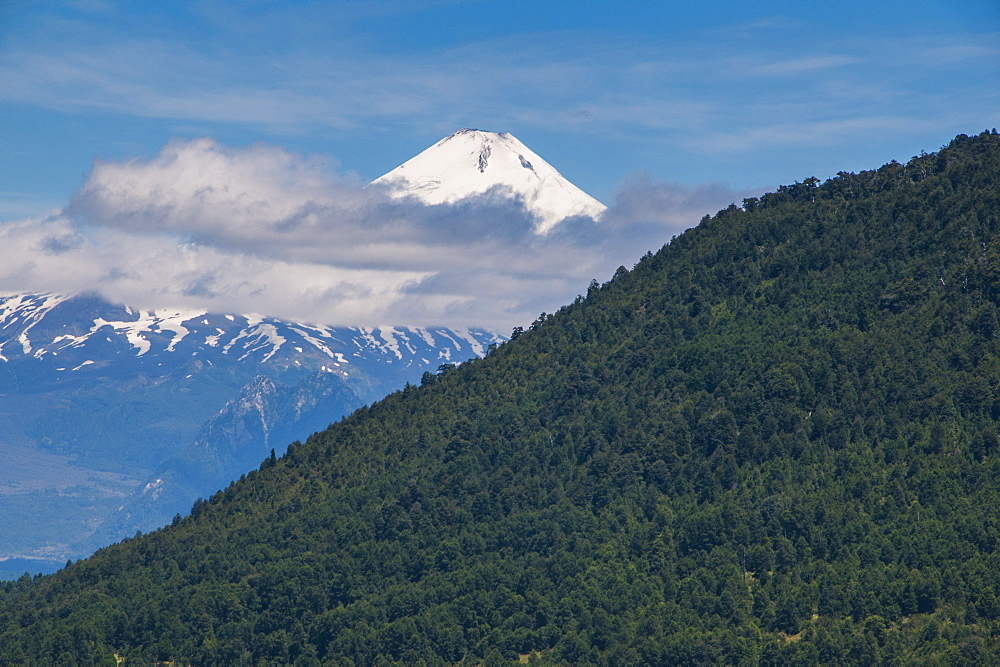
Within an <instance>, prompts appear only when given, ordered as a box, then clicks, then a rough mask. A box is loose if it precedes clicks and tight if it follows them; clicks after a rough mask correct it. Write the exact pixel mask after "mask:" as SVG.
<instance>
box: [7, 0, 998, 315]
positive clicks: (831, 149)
mask: <svg viewBox="0 0 1000 667" xmlns="http://www.w3.org/2000/svg"><path fill="white" fill-rule="evenodd" d="M998 81H1000V3H997V2H996V1H995V0H979V1H967V2H966V1H962V0H923V1H921V0H912V1H911V2H907V3H899V2H878V1H874V2H853V1H846V2H830V3H804V2H754V3H743V2H735V1H721V0H715V1H706V2H698V3H689V2H683V3H682V2H670V3H667V2H655V3H654V2H537V1H536V2H519V1H507V2H375V1H356V2H264V1H259V2H252V1H246V2H162V3H141V2H115V1H113V0H79V1H76V2H65V3H55V2H29V1H22V0H7V1H6V2H3V3H0V117H2V122H0V221H7V228H8V231H9V229H12V228H11V227H10V225H15V224H20V225H21V226H22V227H21V228H20V229H22V231H23V229H26V227H24V226H25V225H26V224H27V223H26V222H25V220H27V219H31V220H35V221H36V223H35V224H36V225H41V224H42V222H40V221H41V220H42V219H43V218H47V219H48V223H46V224H49V225H56V226H58V225H63V227H62V228H60V231H53V232H52V233H50V234H49V235H48V236H46V235H45V233H42V232H41V231H39V230H36V229H34V228H32V229H33V231H32V233H33V234H34V233H35V232H38V234H37V235H36V236H37V238H36V237H35V236H32V237H31V238H34V239H35V240H36V241H37V240H38V239H45V238H57V237H59V238H62V237H60V236H59V234H77V235H78V236H79V235H80V234H83V237H80V238H84V240H85V241H86V243H88V244H94V243H97V241H96V240H95V239H96V238H97V236H99V234H97V233H96V232H95V231H94V230H95V229H98V230H102V231H103V232H107V231H108V229H109V228H114V229H116V230H118V232H121V233H125V232H127V233H129V234H136V233H138V232H137V231H136V229H135V228H134V225H133V227H129V226H128V225H126V224H124V223H122V222H121V220H122V216H121V215H119V213H120V212H119V213H116V212H112V213H108V210H109V208H108V207H109V206H110V204H108V203H107V202H105V205H104V206H103V208H101V209H100V210H101V211H103V212H104V213H103V214H105V215H107V216H110V217H108V218H107V219H97V218H96V217H95V215H96V214H94V210H95V209H88V210H89V212H90V217H89V218H87V219H86V220H84V219H82V218H80V217H79V216H77V217H74V214H73V210H72V209H73V207H72V206H70V208H69V209H66V210H64V211H62V213H60V214H57V213H54V211H58V210H61V209H64V207H67V206H68V205H70V204H71V202H73V201H74V200H75V199H76V198H78V197H79V193H80V192H81V188H82V189H87V187H89V185H93V181H94V180H95V179H96V178H97V177H98V176H99V174H98V173H97V170H98V168H97V167H95V166H94V165H95V160H98V162H97V163H96V164H97V165H105V166H108V167H109V168H110V167H111V166H118V167H122V169H119V170H117V171H114V170H111V171H107V172H105V173H104V175H105V176H106V175H107V174H109V173H111V172H112V171H114V173H115V174H117V175H118V176H119V177H121V178H126V180H127V178H131V177H132V176H131V175H129V174H130V172H129V171H128V169H127V168H126V167H128V165H139V166H140V167H143V168H145V171H144V172H143V173H144V174H145V176H144V177H150V176H149V173H151V169H150V168H151V167H152V166H153V165H154V164H155V163H156V160H161V161H164V160H166V161H169V160H168V158H167V157H166V156H165V153H164V151H168V152H169V150H172V149H169V148H168V147H170V146H175V147H176V146H184V147H186V149H185V151H182V152H183V153H184V156H185V158H184V160H181V161H175V162H184V164H188V165H189V167H188V168H189V169H190V170H192V171H189V172H185V175H184V176H183V178H185V179H190V178H193V176H192V174H193V173H196V172H198V173H201V176H200V177H201V178H208V176H205V175H204V174H205V173H208V172H207V171H205V170H201V172H199V170H198V169H197V167H196V166H193V165H195V164H196V162H197V160H198V159H199V158H198V155H201V156H202V157H205V158H206V159H209V160H212V159H215V160H216V161H218V159H219V158H220V156H222V157H223V158H225V159H224V160H222V161H223V162H225V161H226V160H228V162H227V164H228V165H229V167H227V168H231V169H235V170H236V171H238V172H239V173H242V174H249V173H251V172H253V173H255V174H257V175H259V174H260V173H262V171H263V172H266V173H267V174H269V176H268V178H270V179H271V180H270V181H268V183H271V184H273V183H274V182H275V179H277V181H280V182H286V183H287V182H289V181H294V174H295V173H307V174H308V175H309V177H310V178H319V179H320V180H322V179H324V178H325V179H327V180H328V181H329V183H328V185H329V188H328V190H329V191H330V192H332V191H335V190H337V188H343V187H346V185H345V184H349V183H352V182H353V183H363V182H367V181H369V180H371V179H374V178H375V177H377V176H379V175H381V174H382V173H384V172H387V171H389V170H390V169H392V168H394V167H395V166H397V165H398V164H400V163H402V162H403V161H405V160H406V159H408V158H410V157H412V156H413V155H414V154H416V153H418V152H419V151H421V150H423V149H424V148H426V147H427V146H428V145H430V144H431V143H433V142H435V141H437V140H439V139H440V138H442V137H444V136H447V135H448V134H450V133H451V132H453V131H454V130H456V129H458V128H460V127H477V128H481V129H486V130H494V131H508V132H511V133H513V134H514V135H515V136H517V137H518V138H519V139H521V141H523V142H524V143H525V144H527V145H528V146H529V147H531V148H532V149H533V150H534V151H535V152H537V153H538V154H539V155H541V156H542V157H543V158H545V159H546V160H547V161H548V162H550V163H551V164H553V166H555V167H556V168H557V169H559V170H560V171H561V172H562V173H563V174H564V175H565V176H566V177H567V178H569V179H570V180H571V181H573V182H574V183H576V184H577V185H579V186H580V187H581V188H583V189H584V190H586V191H587V192H589V193H590V194H592V195H594V196H596V197H597V198H598V199H601V200H602V201H604V202H605V203H607V204H609V205H612V208H614V205H615V202H616V201H617V200H618V199H620V198H622V197H623V196H625V195H626V194H628V193H631V194H632V195H634V194H635V190H636V186H635V184H636V183H640V182H641V183H645V184H647V185H649V184H651V187H655V188H658V193H659V194H660V195H664V193H665V192H666V193H667V195H669V196H667V197H666V200H669V201H682V203H683V206H682V207H681V208H683V209H684V210H683V211H680V210H678V212H677V214H676V215H674V216H673V217H671V222H670V223H669V225H666V224H665V225H661V227H660V228H658V229H657V230H654V232H653V234H654V236H651V237H650V238H649V239H645V242H646V245H648V246H649V247H651V248H653V249H655V248H656V247H658V246H659V245H660V244H662V243H663V242H665V241H667V240H668V239H669V237H670V235H671V233H676V231H678V230H679V229H682V228H683V227H684V226H689V225H690V224H694V223H696V222H697V220H698V219H699V218H700V217H701V215H703V214H704V213H711V212H714V210H716V209H717V208H720V207H722V206H725V205H726V204H727V203H729V201H736V202H739V199H740V197H742V196H743V195H745V194H747V193H751V192H759V191H761V190H763V189H771V188H774V187H776V186H778V185H780V184H784V183H790V182H793V181H796V180H802V179H803V178H806V177H808V176H817V177H819V178H821V179H825V178H828V177H830V176H833V175H834V174H835V173H836V172H838V171H840V170H846V171H858V170H861V169H866V168H873V167H877V166H879V165H881V164H883V163H885V162H888V161H889V160H892V159H897V160H900V161H905V160H906V159H908V158H909V157H911V156H913V155H915V154H917V153H919V152H920V151H922V150H926V151H934V150H937V149H938V148H940V147H941V146H942V145H944V144H945V143H947V142H948V141H949V140H950V139H951V138H952V137H954V135H956V134H958V133H975V132H979V131H981V130H983V129H987V128H992V127H994V126H997V125H1000V85H998V84H997V82H998ZM205 140H211V141H212V142H214V143H213V144H211V145H209V144H205V143H204V141H205ZM199 142H202V143H199ZM212 146H214V148H213V147H212ZM199 151H201V152H200V153H199ZM269 151H270V152H269ZM264 155H268V156H270V158H268V159H273V161H272V162H269V163H268V164H267V165H265V166H262V164H263V163H258V162H254V164H256V165H257V166H256V167H253V168H251V166H249V165H250V162H251V161H255V160H263V159H264V158H263V157H262V156H264ZM275 161H276V162H275ZM279 163H280V164H281V165H284V167H282V168H284V169H286V170H287V169H292V170H293V171H292V172H287V171H285V172H281V173H277V172H275V171H274V170H275V169H279V168H278V167H277V166H275V165H276V164H279ZM171 164H174V163H171ZM233 165H239V166H235V167H234V166H233ZM254 169H256V171H254ZM269 170H270V171H269ZM161 171H162V170H161ZM290 174H292V175H291V176H290ZM133 175H134V174H133ZM171 178H173V176H171ZM176 178H181V176H176ZM248 178H249V177H248ZM123 182H124V181H123ZM127 182H132V181H127ZM185 182H187V181H185ZM120 185H121V184H118V185H115V186H114V187H118V186H120ZM105 186H106V187H105V190H104V191H105V192H109V191H110V190H108V189H107V188H111V186H109V185H107V183H105ZM203 187H214V186H212V184H211V183H208V184H207V185H204V184H203ZM290 187H292V188H293V189H294V188H295V187H298V186H296V185H292V186H290ZM154 189H155V188H154ZM192 191H193V192H196V191H197V188H196V189H195V190H192ZM275 192H276V194H275V196H276V197H279V198H280V197H281V190H280V188H279V189H277V190H275ZM296 192H298V191H296ZM304 196H305V195H304V194H302V192H298V194H295V193H292V194H291V195H290V198H291V199H293V200H294V199H295V197H304ZM727 199H728V200H729V201H726V200H727ZM175 204H176V205H177V206H179V208H178V210H181V209H183V210H188V208H185V206H187V204H183V205H181V204H177V202H172V203H171V206H173V205H175ZM699 206H701V207H703V208H704V210H700V209H698V207H699ZM140 208H141V207H140ZM161 208H162V206H161ZM136 210H140V209H136ZM142 210H145V209H142ZM158 210H159V209H158ZM199 210H200V209H199ZM633 210H634V209H633ZM129 215H131V216H132V218H130V219H134V218H135V216H136V215H137V214H135V213H134V211H133V213H130V214H129ZM116 216H117V217H116ZM98 217H99V216H98ZM168 217H169V216H168ZM112 218H113V219H112ZM681 218H683V220H681ZM163 219H166V218H163ZM85 228H86V229H85ZM123 230H124V231H123ZM153 231H154V230H151V229H150V227H149V225H146V226H145V227H144V228H143V229H142V234H144V235H145V236H143V238H142V239H141V241H142V242H146V241H149V238H148V236H149V235H150V234H151V233H152V232H153ZM25 233H27V232H25ZM164 233H166V234H168V235H170V234H173V236H171V237H170V238H171V239H173V240H174V241H178V242H182V243H185V244H188V246H187V247H188V248H189V249H190V248H191V247H193V246H191V245H190V244H195V245H197V246H198V248H200V249H206V248H207V246H205V243H206V241H204V240H199V239H196V238H192V237H191V235H190V234H189V235H188V236H186V237H184V235H183V234H182V235H180V236H178V235H177V233H176V230H174V231H173V232H171V231H170V230H167V231H166V232H164ZM657 233H658V234H660V235H661V236H662V238H658V237H656V236H655V234H657ZM29 236H30V235H29ZM182 237H183V238H182ZM25 238H27V237H25ZM67 238H68V237H67ZM129 238H130V239H131V240H130V241H129V242H130V243H131V242H135V243H139V241H137V240H136V239H135V238H132V237H129ZM241 238H243V237H241ZM119 240H121V239H119ZM78 241H79V243H84V241H83V240H79V239H78ZM38 242H41V241H38ZM123 242H124V241H123ZM241 242H245V238H243V241H241ZM21 243H22V245H21V246H18V247H19V248H20V250H19V252H25V251H26V250H25V249H26V248H27V246H25V245H23V244H24V243H27V241H24V240H23V239H22V242H21ZM60 243H63V242H62V241H60ZM219 243H221V242H219ZM199 244H200V245H199ZM13 245H16V244H12V245H11V247H13ZM43 245H45V243H43ZM57 246H58V247H62V246H59V244H56V245H53V244H52V243H49V244H48V245H47V246H45V247H47V248H52V247H57ZM611 246H612V247H615V248H616V249H617V246H615V245H614V244H613V243H612V244H611ZM89 247H90V251H92V252H96V251H95V249H94V247H93V245H91V246H89ZM125 247H129V248H131V246H130V245H129V244H128V243H125ZM238 249H239V248H236V247H235V246H227V247H222V246H218V247H215V248H214V250H218V251H224V252H230V251H236V250H238ZM620 250H621V252H623V253H625V252H632V251H634V250H637V248H632V247H631V246H629V247H627V248H625V247H622V248H621V249H620ZM255 252H256V255H255V257H257V258H258V259H259V258H260V257H261V253H260V251H255ZM640 254H641V253H640ZM70 259H71V258H69V257H68V256H64V257H63V260H64V261H66V262H69V261H70ZM272 259H274V260H275V261H278V260H280V261H284V262H291V261H293V260H294V258H290V257H285V256H282V257H276V258H272ZM438 259H439V258H438ZM627 259H630V258H629V257H626V256H622V257H609V258H606V260H607V261H606V262H604V263H602V262H601V261H598V260H597V259H596V258H593V257H592V258H590V259H588V260H587V262H589V263H587V262H584V264H585V266H584V267H583V269H581V270H589V271H594V272H599V271H604V270H605V269H606V268H607V267H606V266H605V264H607V265H609V266H610V265H614V266H617V264H619V263H627V262H626V260H627ZM631 259H632V261H634V258H631ZM2 261H3V257H0V262H2ZM79 261H84V256H83V255H81V256H80V258H79ZM87 261H97V260H96V259H94V257H90V259H89V260H87ZM311 261H313V260H311ZM8 265H9V262H8ZM105 268H107V269H108V271H110V270H111V269H112V268H115V267H105ZM368 268H373V269H374V268H382V269H386V270H388V269H395V268H398V267H395V266H393V265H392V262H391V261H390V260H388V259H387V261H386V263H385V265H384V266H382V267H368ZM412 268H413V267H412V266H411V267H408V270H409V269H412ZM611 268H612V270H613V266H612V267H611ZM136 270H137V269H136ZM428 270H429V269H428ZM50 273H51V269H50ZM425 273H426V271H425ZM101 275H103V276H106V275H109V274H108V273H107V271H106V272H105V273H104V274H101ZM115 275H117V274H115ZM137 277H138V276H137ZM597 277H606V276H597ZM22 278H23V280H22ZM411 278H412V276H411ZM563 278H564V283H563V287H562V288H561V289H563V292H558V294H557V293H556V292H552V293H551V294H549V296H548V297H547V298H550V299H552V300H556V302H555V303H554V304H553V305H558V304H559V303H560V302H559V301H558V299H560V298H564V297H565V296H566V295H565V294H564V292H565V290H566V289H568V288H569V286H570V284H575V282H574V281H576V280H577V279H579V278H581V275H577V274H573V275H567V276H563ZM164 279H165V280H167V278H164ZM497 279H498V280H501V278H497ZM95 280H96V279H95ZM416 280H419V279H416ZM484 280H487V278H486V277H484ZM26 281H29V276H26V275H25V274H24V272H23V271H22V272H20V273H19V272H18V271H15V270H14V269H11V268H9V269H8V270H7V272H6V274H4V272H3V269H2V266H0V289H8V290H9V289H15V288H17V289H24V288H26V287H28V286H29V285H28V283H27V282H26ZM43 282H44V281H43ZM106 282H107V281H106ZM112 282H113V281H112ZM168 282H169V280H168ZM585 283H586V281H584V288H585ZM108 284H110V283H108ZM46 286H47V288H57V287H59V285H58V284H57V282H52V281H48V282H47V283H46ZM521 287H522V288H523V287H524V286H523V285H521ZM536 287H538V286H536ZM185 289H187V288H185ZM538 289H541V288H540V287H538ZM104 291H106V292H108V293H109V294H112V293H113V294H117V295H119V296H121V297H122V298H124V297H125V296H130V294H129V293H128V292H127V291H121V292H118V293H116V292H114V290H113V289H110V288H109V289H107V290H104ZM181 292H184V290H181V291H180V292H177V291H176V290H175V293H181ZM187 292H188V293H191V294H193V291H192V290H190V289H187ZM223 292H224V290H222V291H218V292H213V293H214V294H223ZM206 293H207V292H206ZM162 296H163V295H162V294H161V297H162ZM189 296H190V294H189ZM466 296H468V295H466ZM508 296H509V295H508ZM463 298H464V297H463ZM192 303H193V302H192ZM221 303H222V302H220V304H221ZM232 305H233V306H234V307H237V306H238V307H246V306H247V302H245V301H243V302H241V301H239V300H237V301H234V302H233V304H232ZM265 305H266V304H265ZM453 305H454V304H453ZM538 305H539V303H538V302H537V300H536V301H534V302H532V303H530V304H522V305H520V306H513V305H512V306H510V308H511V309H510V310H505V311H504V312H505V313H507V315H505V316H504V317H500V318H497V321H498V322H510V321H516V320H517V318H519V317H523V316H524V314H525V313H527V312H528V311H527V310H526V309H527V308H529V307H537V306H538ZM484 308H485V306H484ZM432 310H433V309H432ZM329 312H330V314H331V315H330V316H331V317H335V316H336V311H335V310H331V311H329ZM428 312H429V311H428ZM482 312H486V311H482V310H475V309H473V310H470V311H468V316H478V315H476V314H477V313H480V314H481V313H482ZM393 314H394V311H391V310H390V311H385V312H384V313H383V315H384V316H386V317H389V316H393ZM397 314H398V315H399V316H406V317H411V318H412V317H416V318H417V319H419V317H417V316H416V315H415V314H413V313H410V314H406V313H404V312H402V311H399V312H398V313H397ZM465 316H466V315H465V314H462V313H460V312H459V311H454V312H451V314H450V315H447V316H446V315H445V314H443V311H441V312H439V313H438V314H437V315H428V317H439V318H440V319H445V320H447V319H449V318H453V319H454V318H461V317H465ZM351 317H355V316H354V315H352V316H351ZM449 321H451V320H449Z"/></svg>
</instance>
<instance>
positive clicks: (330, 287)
mask: <svg viewBox="0 0 1000 667" xmlns="http://www.w3.org/2000/svg"><path fill="white" fill-rule="evenodd" d="M335 167H336V165H335V164H333V163H331V162H330V161H328V160H324V159H322V158H318V157H309V156H302V155H296V154H293V153H289V152H287V151H284V150H282V149H280V148H276V147H273V146H268V145H255V146H251V147H247V148H240V149H233V148H229V147H226V146H223V145H221V144H219V143H217V142H215V141H213V140H210V139H198V140H194V141H177V142H172V143H170V144H168V145H167V146H165V147H164V148H163V149H162V150H161V151H160V153H159V155H157V156H156V157H154V158H152V159H149V160H133V161H129V162H106V161H98V162H96V163H95V165H94V167H93V169H92V171H91V172H90V174H89V176H88V178H87V179H86V182H85V183H84V184H83V186H82V187H81V188H80V189H79V190H78V191H77V193H76V195H75V196H74V197H73V199H72V201H70V202H69V203H68V205H67V206H66V207H65V208H64V209H62V210H61V211H60V212H59V213H57V214H55V215H52V216H50V217H47V218H35V219H26V220H21V221H18V222H15V223H9V224H4V225H0V290H3V291H5V292H13V291H42V290H45V291H56V292H77V291H85V290H91V291H96V292H98V293H100V294H102V295H104V296H105V297H107V298H109V299H112V300H115V301H119V302H123V303H127V304H129V305H132V306H134V307H138V308H154V307H165V306H173V307H181V308H193V309H205V310H209V311H213V312H240V313H251V312H252V313H261V314H266V315H271V316H276V317H285V318H290V319H297V320H304V321H308V322H315V323H322V324H329V325H366V326H375V325H380V324H393V325H450V326H487V327H495V328H497V329H501V330H503V329H509V328H510V327H511V326H516V325H523V324H525V323H527V322H530V321H531V320H532V319H534V317H536V316H537V315H538V314H539V313H540V312H543V311H549V312H551V311H552V310H555V309H556V308H558V307H559V306H560V305H562V304H564V303H567V302H568V301H571V300H572V299H573V298H574V296H575V295H576V294H578V293H580V292H583V291H585V290H586V286H587V284H588V283H589V281H590V280H591V279H592V278H597V279H599V280H606V279H607V278H609V277H610V276H611V274H612V273H613V272H614V270H615V268H616V267H617V266H619V265H621V264H627V265H631V264H633V263H635V261H637V260H638V258H639V257H640V256H641V255H642V254H644V253H645V252H646V251H647V250H656V249H658V248H659V247H660V246H662V245H663V244H664V243H665V242H667V241H668V240H669V239H670V238H671V237H672V236H674V235H676V234H678V233H679V232H680V231H682V230H683V229H685V228H687V227H690V226H693V225H694V224H696V223H697V221H698V220H699V219H700V218H701V217H702V216H703V215H704V214H705V213H712V212H714V211H716V210H718V209H719V208H723V207H725V206H726V205H728V204H729V203H732V202H734V201H736V202H738V201H740V200H741V199H742V197H743V196H747V195H748V194H749V193H736V192H732V191H730V190H728V189H727V188H725V187H723V186H721V185H702V186H698V187H695V188H685V187H683V186H679V185H674V184H669V183H662V182H657V181H655V180H653V179H652V178H651V177H649V176H644V175H634V176H631V177H629V178H628V179H626V180H625V181H624V182H623V183H622V184H621V185H620V187H619V188H618V191H617V194H616V196H615V199H614V201H613V202H611V205H610V207H609V209H608V211H607V213H606V214H605V215H604V216H603V217H602V219H601V220H599V221H594V220H590V219H589V218H570V219H566V220H564V221H563V222H562V223H560V224H559V225H558V226H557V228H556V229H555V230H553V231H552V232H550V233H549V234H546V235H538V234H536V233H535V232H534V224H533V222H534V221H533V220H532V219H531V217H530V215H529V214H528V213H527V212H526V210H525V209H524V207H523V206H522V205H521V203H520V202H519V201H517V200H516V199H511V198H510V197H508V196H506V194H505V193H503V192H499V191H493V192H489V193H487V194H486V195H483V196H481V197H476V198H470V199H466V200H464V201H462V202H459V203H457V204H454V205H437V206H428V205H424V204H422V203H419V202H417V201H416V200H412V199H404V200H397V199H392V198H390V197H389V196H388V195H387V193H386V192H385V191H384V190H382V189H380V188H377V187H364V185H363V184H361V183H359V182H357V180H356V179H353V178H351V177H347V176H343V175H340V174H338V173H337V172H336V170H335Z"/></svg>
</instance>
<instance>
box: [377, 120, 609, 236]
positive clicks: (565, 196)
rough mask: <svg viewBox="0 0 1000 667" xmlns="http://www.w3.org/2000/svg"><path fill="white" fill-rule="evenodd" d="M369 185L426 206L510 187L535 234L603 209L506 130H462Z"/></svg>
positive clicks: (597, 214) (598, 214) (596, 213)
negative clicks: (532, 219)
mask: <svg viewBox="0 0 1000 667" xmlns="http://www.w3.org/2000/svg"><path fill="white" fill-rule="evenodd" d="M373 183H377V184H382V185H386V186H388V187H389V188H390V192H391V194H392V195H393V196H395V197H406V196H414V197H417V198H418V199H420V200H421V201H423V202H424V203H427V204H451V203H454V202H457V201H460V200H462V199H465V198H466V197H472V196H475V195H481V194H483V193H485V192H486V191H487V190H489V189H490V188H492V187H495V186H501V187H505V188H509V190H510V191H511V194H512V195H513V196H519V197H521V198H522V199H523V201H524V205H525V206H526V207H527V209H528V211H529V212H531V213H532V215H534V216H535V219H536V227H535V229H536V231H537V232H538V233H539V234H544V233H546V232H548V231H549V230H550V229H552V227H554V226H555V225H556V224H558V223H559V222H560V221H561V220H563V219H565V218H568V217H572V216H587V217H590V218H594V219H597V218H599V217H600V216H601V214H602V213H604V210H605V206H604V204H602V203H601V202H599V201H597V200H596V199H594V198H593V197H591V196H590V195H588V194H587V193H586V192H584V191H583V190H581V189H580V188H578V187H576V186H575V185H573V184H572V183H570V182H569V181H568V180H566V178H565V177H563V175H562V174H560V173H559V172H558V171H556V170H555V168H554V167H552V165H550V164H549V163H548V162H546V161H545V160H543V159H542V158H540V157H539V156H538V155H537V154H536V153H535V152H534V151H532V150H531V149H530V148H528V147H527V146H525V145H524V144H522V143H521V142H520V141H518V139H517V138H516V137H515V136H514V135H512V134H509V133H507V132H499V133H498V132H484V131H483V130H473V129H468V128H462V129H461V130H459V131H458V132H455V133H454V134H452V135H450V136H448V137H445V138H444V139H442V140H441V141H439V142H437V143H436V144H434V145H433V146H431V147H430V148H428V149H427V150H425V151H423V152H422V153H420V154H419V155H417V156H416V157H413V158H411V159H410V160H407V161H406V162H404V163H403V164H401V165H400V166H398V167H396V168H395V169H393V170H392V171H390V172H389V173H388V174H385V175H384V176H380V177H379V178H377V179H375V180H374V181H373Z"/></svg>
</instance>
